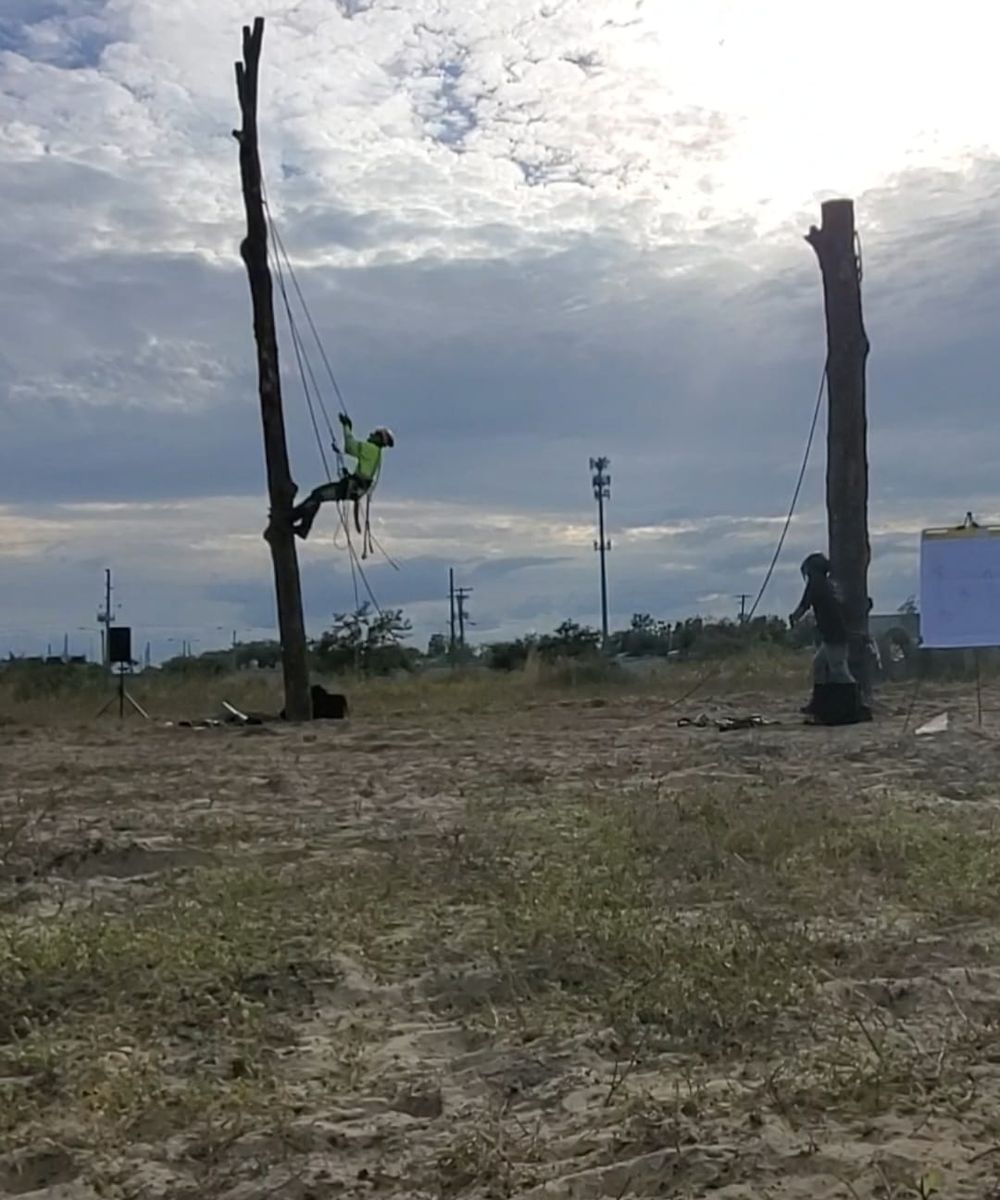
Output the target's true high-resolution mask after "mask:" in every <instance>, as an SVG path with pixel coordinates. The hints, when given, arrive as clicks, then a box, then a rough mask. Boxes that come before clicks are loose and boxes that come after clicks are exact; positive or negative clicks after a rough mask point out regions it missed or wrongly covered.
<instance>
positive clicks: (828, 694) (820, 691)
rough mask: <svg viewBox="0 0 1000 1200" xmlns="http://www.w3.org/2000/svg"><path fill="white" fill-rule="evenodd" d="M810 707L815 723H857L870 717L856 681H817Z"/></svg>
mask: <svg viewBox="0 0 1000 1200" xmlns="http://www.w3.org/2000/svg"><path fill="white" fill-rule="evenodd" d="M811 707H812V717H813V721H814V722H815V724H817V725H857V724H860V723H861V722H862V721H870V720H871V719H872V714H871V709H870V708H867V707H866V706H865V705H864V704H862V703H861V695H860V693H859V691H858V685H857V684H856V683H817V684H816V686H815V687H814V688H813V698H812V706H811Z"/></svg>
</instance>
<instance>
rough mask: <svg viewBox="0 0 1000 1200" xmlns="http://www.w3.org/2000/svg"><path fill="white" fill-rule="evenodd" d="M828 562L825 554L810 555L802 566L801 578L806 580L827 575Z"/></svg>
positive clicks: (828, 571) (828, 570)
mask: <svg viewBox="0 0 1000 1200" xmlns="http://www.w3.org/2000/svg"><path fill="white" fill-rule="evenodd" d="M829 574H830V560H829V559H828V558H827V557H826V555H825V554H810V555H809V557H808V558H807V559H806V560H805V561H804V562H803V564H802V577H803V579H808V578H809V576H810V575H829Z"/></svg>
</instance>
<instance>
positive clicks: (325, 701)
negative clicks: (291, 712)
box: [281, 683, 349, 721]
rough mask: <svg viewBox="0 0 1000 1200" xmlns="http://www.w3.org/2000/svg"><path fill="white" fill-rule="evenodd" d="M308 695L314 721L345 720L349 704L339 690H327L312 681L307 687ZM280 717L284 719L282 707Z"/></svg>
mask: <svg viewBox="0 0 1000 1200" xmlns="http://www.w3.org/2000/svg"><path fill="white" fill-rule="evenodd" d="M309 697H310V699H311V701H312V719H313V720H314V721H343V720H346V718H347V714H348V712H349V706H348V703H347V697H346V696H344V695H342V694H341V693H340V692H328V691H327V690H326V688H325V687H321V686H320V685H319V684H318V683H314V684H313V685H312V687H311V688H310V689H309ZM281 719H282V721H284V720H285V719H286V717H285V710H284V709H282V710H281Z"/></svg>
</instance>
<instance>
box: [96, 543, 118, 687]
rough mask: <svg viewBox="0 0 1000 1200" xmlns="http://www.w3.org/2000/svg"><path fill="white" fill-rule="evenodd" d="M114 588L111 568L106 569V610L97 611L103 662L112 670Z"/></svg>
mask: <svg viewBox="0 0 1000 1200" xmlns="http://www.w3.org/2000/svg"><path fill="white" fill-rule="evenodd" d="M113 591H114V588H113V587H112V586H111V568H110V567H106V568H105V571H104V608H103V609H98V610H97V623H98V625H100V626H101V662H102V663H103V664H104V666H105V667H108V668H110V666H111V663H110V659H109V655H110V653H111V648H110V644H109V643H110V641H111V639H110V638H109V637H108V630H109V629H110V628H111V626H112V625H113V624H114V620H115V610H114V609H113V608H112V607H111V594H112V592H113Z"/></svg>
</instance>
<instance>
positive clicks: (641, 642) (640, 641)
mask: <svg viewBox="0 0 1000 1200" xmlns="http://www.w3.org/2000/svg"><path fill="white" fill-rule="evenodd" d="M671 633H672V630H671V627H670V624H669V623H668V622H667V621H658V620H656V618H655V617H651V616H650V615H649V613H633V615H632V623H631V625H630V626H629V627H628V629H622V630H618V631H616V632H615V633H613V634H612V635H611V637H610V638H609V639H608V641H609V649H610V650H611V651H612V653H614V654H631V655H635V656H636V657H638V656H640V655H642V656H646V655H650V656H662V657H664V658H665V657H666V656H667V655H668V654H669V653H670V651H671V649H672V648H673V647H672V646H671Z"/></svg>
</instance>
